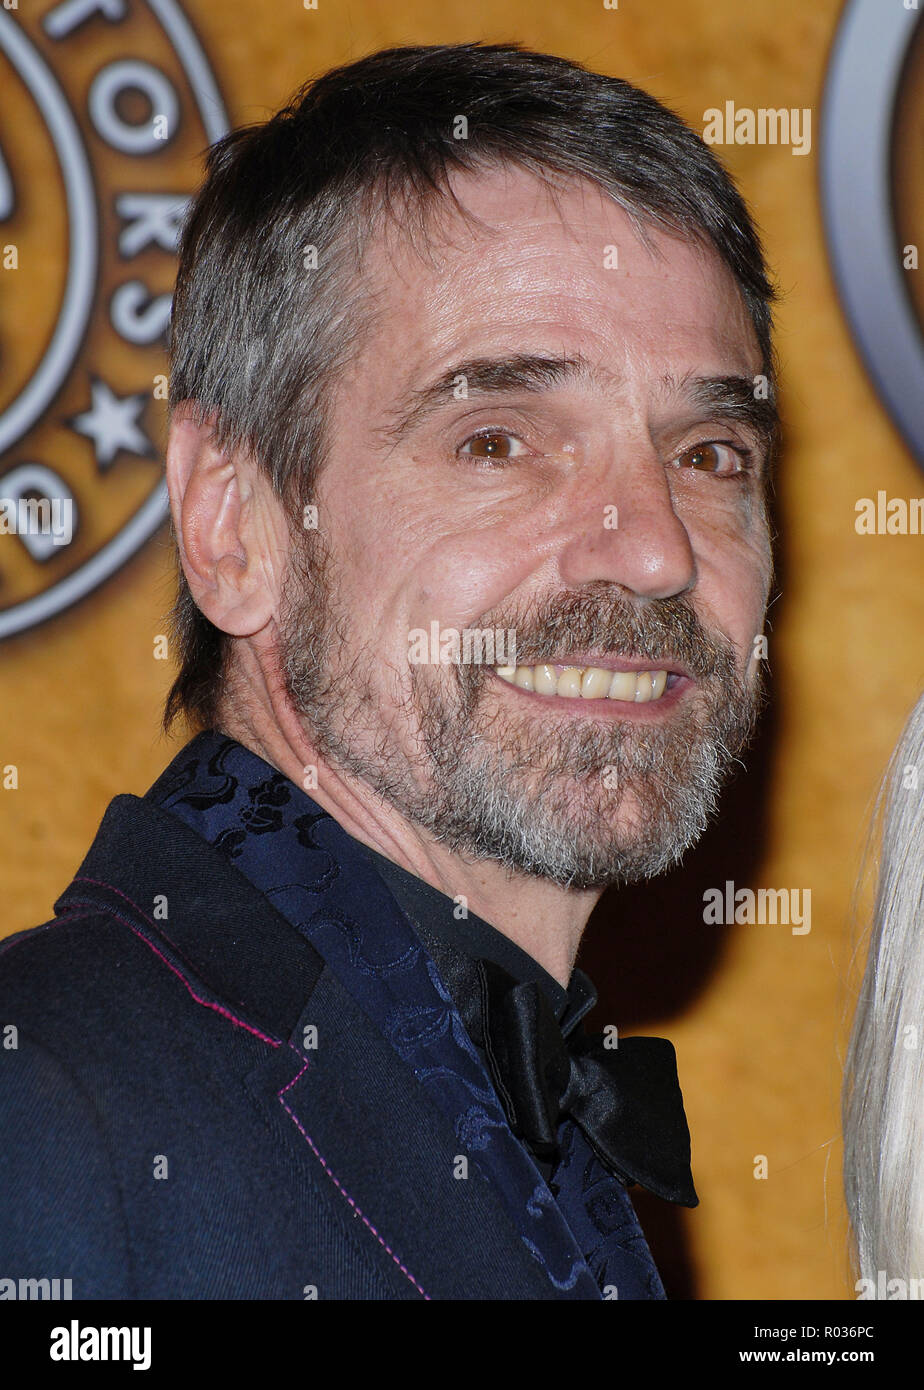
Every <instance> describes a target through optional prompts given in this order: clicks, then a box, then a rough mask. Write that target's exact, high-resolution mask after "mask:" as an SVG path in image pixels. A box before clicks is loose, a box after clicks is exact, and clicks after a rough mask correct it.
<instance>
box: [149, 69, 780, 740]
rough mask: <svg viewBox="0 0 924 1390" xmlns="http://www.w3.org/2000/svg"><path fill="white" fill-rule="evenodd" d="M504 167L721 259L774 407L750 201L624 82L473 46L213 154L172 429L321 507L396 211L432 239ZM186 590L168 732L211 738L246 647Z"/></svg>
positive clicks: (183, 326) (185, 244)
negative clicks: (379, 259) (373, 283)
mask: <svg viewBox="0 0 924 1390" xmlns="http://www.w3.org/2000/svg"><path fill="white" fill-rule="evenodd" d="M463 118H464V122H465V123H466V124H465V125H464V126H463V125H460V121H462V119H463ZM463 132H464V138H459V137H460V134H462V133H463ZM500 164H509V165H516V166H520V167H522V168H525V169H527V170H529V171H531V172H533V173H536V174H538V175H539V176H540V177H542V178H544V179H545V180H546V181H547V182H550V183H554V180H555V178H556V177H560V176H564V177H566V178H567V177H581V178H586V179H590V180H592V181H593V182H594V183H596V184H597V185H598V186H599V187H600V188H602V189H603V190H604V192H606V193H607V194H608V195H609V196H611V197H612V198H613V199H614V201H615V202H616V203H618V204H619V205H620V206H621V207H622V208H623V209H624V210H625V211H626V212H627V213H628V215H629V216H630V217H631V218H632V221H633V224H634V225H635V226H636V228H637V230H638V231H639V234H640V235H641V236H643V237H644V233H645V227H646V226H647V225H653V226H656V227H659V228H660V229H662V230H664V231H666V232H668V233H670V234H673V235H675V236H678V237H681V238H683V239H685V240H687V241H691V242H697V243H700V244H702V245H703V246H704V247H708V248H711V249H712V250H714V251H716V252H718V254H719V255H720V256H721V258H722V259H723V261H724V262H725V264H726V265H727V266H728V267H729V269H730V270H731V272H732V274H733V275H734V277H735V279H736V281H737V283H738V286H739V288H740V290H741V293H742V296H743V299H744V302H745V305H746V307H747V310H748V312H749V314H750V317H751V320H752V323H753V326H754V331H755V334H756V337H757V341H758V345H759V347H760V350H761V354H762V359H763V365H762V368H761V370H762V372H763V373H764V374H765V376H766V377H767V381H768V390H769V392H770V397H769V398H770V399H771V400H772V399H774V398H775V395H774V393H775V386H774V383H775V380H776V362H775V358H774V352H773V347H772V343H771V327H772V325H771V307H770V306H771V303H772V301H773V299H774V298H775V291H774V289H773V287H772V285H771V283H770V281H769V279H768V276H767V271H766V267H765V264H764V258H763V253H762V249H761V245H760V240H759V237H758V233H757V231H756V229H755V227H754V224H753V222H752V220H751V218H750V215H749V213H748V210H747V208H746V206H745V204H744V201H743V200H742V198H741V196H740V195H739V193H738V192H737V189H736V188H735V186H734V184H733V183H732V181H731V178H730V177H729V175H728V174H727V172H726V171H725V169H724V168H723V166H722V164H721V163H720V161H719V160H718V159H717V158H716V156H715V155H714V154H713V153H712V152H711V150H710V149H709V148H708V147H707V146H706V145H705V144H704V143H703V141H702V139H701V138H700V136H699V135H698V134H697V133H696V132H695V131H693V130H691V129H690V128H689V127H688V126H687V125H685V124H684V122H683V121H682V120H681V119H680V117H679V116H677V115H675V114H674V113H673V112H672V111H670V110H668V109H667V108H666V107H665V106H663V105H661V103H660V102H658V101H656V100H655V98H654V97H652V96H650V95H648V93H646V92H643V91H640V90H639V89H638V88H636V87H633V86H631V85H630V84H629V83H628V82H625V81H622V80H621V79H619V78H616V77H607V76H604V75H601V74H599V73H594V72H590V71H588V70H587V69H585V68H583V67H582V66H580V65H579V64H577V63H572V62H569V61H567V60H566V59H564V58H558V57H554V56H552V55H549V54H543V53H532V52H529V51H526V50H523V49H521V48H520V47H519V46H517V45H512V44H495V45H481V44H461V45H456V46H440V47H407V48H394V49H388V50H386V51H383V52H380V53H375V54H373V55H371V56H370V57H367V58H363V59H361V60H359V61H358V62H355V63H351V64H349V65H348V66H345V67H341V68H337V69H334V70H333V71H331V72H328V73H327V74H326V75H324V76H322V77H321V78H319V79H318V80H317V81H315V82H313V83H309V84H306V86H305V87H303V88H302V89H301V90H300V91H299V92H298V93H297V94H296V95H295V97H294V98H293V99H292V101H291V102H290V103H289V104H288V105H287V106H286V107H284V108H283V109H282V110H280V111H279V112H278V113H277V114H276V115H275V116H273V117H272V119H271V120H269V121H267V122H265V123H264V124H261V125H255V126H250V127H246V128H243V129H240V130H236V131H233V132H232V133H231V134H230V135H228V136H227V137H225V139H223V140H221V141H219V142H218V143H217V144H216V145H214V146H213V147H212V149H211V151H210V152H209V156H208V163H207V172H206V178H205V181H204V183H203V186H202V188H201V190H200V191H199V193H198V195H197V197H196V198H195V200H194V202H193V204H192V206H191V209H190V214H189V217H188V219H187V224H186V227H185V229H184V235H183V239H182V244H181V248H180V268H179V274H178V278H177V286H176V293H175V297H174V309H173V320H172V331H171V373H170V409H171V414H173V412H175V410H176V408H177V406H178V405H180V404H184V405H188V403H192V410H193V413H194V418H195V419H196V420H197V421H198V423H199V424H208V425H209V426H210V427H211V429H212V432H213V437H214V441H215V444H216V446H217V447H219V448H221V449H226V450H228V451H233V450H239V449H240V450H245V451H247V453H248V454H249V455H250V456H251V457H252V458H253V460H254V461H255V463H256V465H257V466H258V467H260V468H262V469H263V470H265V472H266V475H267V476H268V478H269V480H270V483H271V485H272V487H273V489H274V491H275V493H276V495H277V496H278V497H279V498H280V499H281V500H282V501H283V502H285V503H286V505H287V508H289V509H291V508H292V506H293V504H294V503H295V501H296V500H300V501H301V503H302V504H303V503H304V499H305V497H306V496H309V495H310V490H311V487H312V485H313V481H314V479H315V478H316V477H317V473H318V470H319V468H320V467H321V465H322V463H323V451H324V446H325V435H326V430H325V416H324V409H325V403H326V399H327V396H328V394H329V390H330V386H331V383H332V382H334V381H335V380H336V377H337V374H338V373H339V372H340V371H342V369H343V367H344V366H345V365H346V363H347V362H348V361H349V360H350V358H351V355H355V352H356V351H357V349H358V346H359V345H360V344H361V342H362V340H363V334H364V330H365V328H366V325H367V322H368V317H369V306H368V303H367V302H366V301H368V298H369V295H368V293H366V294H365V296H364V290H366V291H368V287H367V286H364V284H363V281H362V276H361V274H360V272H359V266H360V261H361V250H362V245H363V239H364V236H366V235H369V234H371V232H372V230H374V228H375V226H376V225H377V223H378V220H379V217H380V215H381V213H382V211H383V210H384V211H385V212H387V213H390V215H392V216H393V217H394V216H395V215H396V212H395V209H398V215H399V216H400V219H401V226H402V229H403V230H404V231H407V230H408V228H409V226H411V227H412V226H413V225H415V224H416V225H418V226H420V227H421V228H423V223H424V213H425V212H426V210H427V208H428V207H429V206H430V204H431V203H433V202H435V201H436V200H437V199H440V198H444V197H446V196H447V195H449V196H451V187H450V185H449V176H450V174H451V173H452V172H453V171H456V170H458V171H472V170H478V169H487V168H489V167H492V166H497V165H500ZM311 248H314V252H312V250H311ZM313 254H316V261H317V268H312V269H310V270H306V258H307V260H308V261H310V259H311V256H312V255H313ZM362 308H365V311H366V312H365V313H363V312H362V311H361V309H362ZM287 514H288V515H289V518H290V524H292V518H291V510H290V511H289V512H288V513H287ZM293 534H294V532H293ZM177 586H178V587H177V599H176V603H175V605H174V608H173V611H172V613H171V615H170V621H171V628H172V634H173V639H174V643H175V645H176V647H177V648H178V650H179V653H180V671H179V674H178V676H177V679H176V681H175V682H174V684H173V687H172V689H171V690H170V693H169V695H168V698H167V703H166V708H165V713H164V727H165V729H168V728H169V727H170V724H171V723H172V721H173V719H174V718H175V717H176V716H177V715H178V714H179V713H180V712H181V711H183V712H184V713H185V714H186V716H187V717H188V719H189V720H190V721H191V722H192V723H194V724H199V725H200V726H202V727H210V726H211V725H212V724H213V723H214V721H215V718H216V714H217V711H218V709H219V707H220V702H221V696H222V690H223V680H224V673H225V662H226V657H227V652H228V649H229V647H228V644H229V640H230V639H226V637H225V634H224V633H222V632H220V631H219V630H218V629H217V628H215V627H214V626H213V625H212V624H211V623H210V622H209V621H208V619H207V618H206V617H205V616H204V614H202V613H201V612H200V610H199V609H198V608H197V606H196V604H195V602H194V601H193V598H192V595H191V593H190V590H189V587H188V584H187V582H186V578H185V575H184V573H183V570H182V567H181V565H180V563H179V556H178V555H177Z"/></svg>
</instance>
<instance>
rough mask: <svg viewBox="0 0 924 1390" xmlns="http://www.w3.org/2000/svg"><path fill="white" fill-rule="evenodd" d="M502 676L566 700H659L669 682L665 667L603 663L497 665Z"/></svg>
mask: <svg viewBox="0 0 924 1390" xmlns="http://www.w3.org/2000/svg"><path fill="white" fill-rule="evenodd" d="M494 670H495V672H496V673H497V675H499V676H500V678H501V680H505V681H509V682H510V684H511V685H518V686H519V687H520V689H521V690H532V691H534V692H535V693H536V694H538V695H562V696H564V698H565V699H566V700H601V699H604V698H606V699H609V700H625V701H626V702H627V703H628V704H637V705H641V704H647V703H648V702H649V701H650V700H660V698H661V696H662V695H663V694H664V690H665V687H666V686H667V672H666V671H605V670H603V668H602V667H600V666H583V667H582V666H549V665H540V666H495V667H494Z"/></svg>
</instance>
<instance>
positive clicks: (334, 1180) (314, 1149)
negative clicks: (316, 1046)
mask: <svg viewBox="0 0 924 1390" xmlns="http://www.w3.org/2000/svg"><path fill="white" fill-rule="evenodd" d="M289 1046H290V1047H292V1044H291V1043H289ZM292 1051H293V1052H294V1053H295V1055H296V1057H300V1053H299V1052H298V1049H297V1048H295V1047H292ZM310 1065H311V1064H310V1062H308V1061H306V1062H305V1065H304V1066H303V1067H302V1069H301V1071H300V1072H298V1073H297V1074H296V1075H295V1076H293V1078H292V1080H291V1081H288V1082H287V1083H286V1084H285V1086H283V1088H282V1090H281V1091H280V1092H279V1103H280V1105H281V1106H282V1108H283V1110H285V1111H286V1113H287V1114H288V1115H289V1116H290V1118H291V1119H292V1120H294V1121H295V1125H296V1128H297V1129H298V1130H299V1131H300V1133H301V1134H302V1135H303V1137H304V1138H305V1139H306V1140H307V1141H308V1145H309V1147H310V1149H311V1152H312V1153H313V1154H314V1156H315V1158H316V1159H317V1160H318V1162H319V1163H320V1165H321V1167H322V1168H323V1169H324V1171H325V1173H326V1174H327V1176H328V1177H329V1178H330V1180H331V1182H332V1183H333V1184H334V1186H335V1187H336V1189H337V1191H338V1192H339V1193H341V1194H342V1195H343V1196H344V1197H345V1198H346V1199H347V1201H348V1202H349V1204H350V1206H351V1207H352V1208H353V1210H354V1211H355V1212H356V1215H357V1216H358V1217H359V1219H360V1221H362V1223H363V1225H364V1226H366V1227H367V1228H368V1229H369V1230H370V1231H371V1232H372V1234H373V1235H374V1236H375V1238H376V1240H377V1241H378V1243H379V1245H381V1247H382V1249H383V1250H385V1251H387V1252H388V1254H389V1255H390V1256H391V1258H392V1259H393V1260H394V1262H395V1264H396V1265H397V1266H398V1268H399V1269H400V1271H401V1273H402V1274H403V1275H404V1277H405V1278H406V1279H409V1280H410V1281H411V1283H412V1284H413V1285H414V1288H415V1289H416V1290H417V1292H418V1293H419V1294H422V1295H423V1297H424V1298H425V1299H426V1300H427V1302H428V1303H432V1301H433V1300H432V1299H431V1298H430V1295H429V1294H428V1293H427V1292H426V1291H425V1290H424V1289H423V1288H421V1286H420V1284H418V1282H417V1280H416V1279H415V1278H414V1276H413V1274H412V1273H411V1272H410V1270H409V1269H407V1268H406V1267H405V1266H404V1265H403V1264H402V1263H401V1261H400V1260H399V1259H398V1256H397V1255H396V1254H395V1252H394V1250H392V1248H391V1246H390V1245H388V1244H387V1242H386V1241H385V1240H383V1239H382V1237H381V1236H380V1235H379V1233H378V1231H377V1230H376V1229H375V1227H374V1226H373V1224H372V1222H371V1221H370V1220H369V1218H368V1217H367V1216H366V1215H365V1214H364V1213H363V1212H362V1211H361V1209H360V1207H359V1206H358V1205H357V1203H356V1202H355V1201H354V1200H353V1198H352V1197H351V1196H350V1194H349V1192H347V1190H346V1188H345V1187H344V1186H343V1183H342V1182H341V1181H340V1179H339V1178H338V1177H337V1175H336V1173H334V1171H333V1169H332V1168H331V1166H330V1164H329V1163H328V1162H327V1160H326V1159H325V1158H324V1157H323V1156H322V1155H321V1153H320V1152H319V1150H318V1147H317V1145H316V1144H315V1142H314V1140H313V1139H312V1137H311V1135H310V1134H309V1133H308V1131H307V1130H306V1129H305V1127H304V1126H303V1125H302V1123H301V1121H300V1120H299V1118H298V1116H297V1115H296V1113H295V1111H294V1110H293V1109H292V1107H291V1106H290V1105H287V1104H286V1102H285V1101H284V1100H283V1096H284V1095H285V1093H286V1091H288V1090H290V1089H291V1087H293V1086H294V1085H295V1083H296V1081H298V1080H299V1078H300V1077H302V1076H304V1075H305V1072H306V1071H307V1070H308V1067H309V1066H310Z"/></svg>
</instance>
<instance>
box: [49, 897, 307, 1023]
mask: <svg viewBox="0 0 924 1390" xmlns="http://www.w3.org/2000/svg"><path fill="white" fill-rule="evenodd" d="M81 881H82V882H83V883H95V884H96V885H97V887H99V888H109V889H110V890H111V891H112V892H113V893H118V894H119V897H120V898H124V899H125V901H126V902H127V903H129V904H130V905H131V906H132V907H133V908H134V909H135V911H136V912H137V913H138V916H139V917H143V918H144V920H145V921H146V922H150V925H151V927H152V928H153V929H154V930H155V931H156V930H157V928H156V927H155V926H154V923H153V922H152V921H151V919H150V917H148V916H147V914H146V913H144V912H143V911H142V910H141V908H140V907H139V906H138V904H137V903H133V902H132V900H131V898H129V897H128V896H127V894H125V893H122V892H120V891H119V889H118V888H114V887H113V886H112V884H111V883H101V882H99V881H98V880H97V879H95V878H86V877H83V878H82V879H81ZM75 882H76V880H75ZM78 901H79V900H78ZM83 901H84V902H86V899H83ZM93 906H94V908H95V909H96V910H97V911H98V912H105V913H106V915H107V917H113V918H115V920H116V921H117V922H121V923H122V925H123V927H128V929H129V931H130V932H132V933H133V934H134V935H135V936H137V938H138V940H139V941H143V942H144V944H145V946H147V947H148V948H149V949H150V950H151V951H153V952H154V954H155V956H159V958H160V959H161V960H162V961H163V963H164V965H166V967H167V969H168V970H172V971H173V973H174V975H175V976H176V977H177V979H178V980H180V981H181V982H182V984H183V985H184V986H185V988H186V989H187V990H188V991H189V993H190V995H191V996H192V998H193V999H194V1000H195V1001H196V1003H197V1004H201V1005H202V1006H203V1008H206V1009H213V1010H214V1012H215V1013H217V1014H221V1016H222V1017H223V1018H226V1019H227V1020H228V1021H229V1023H233V1024H235V1026H236V1027H238V1028H244V1029H246V1031H247V1032H248V1033H253V1034H254V1036H255V1037H257V1038H259V1039H260V1041H261V1042H265V1043H269V1045H270V1047H281V1046H282V1042H281V1040H280V1039H279V1038H271V1037H268V1036H267V1034H266V1033H261V1032H260V1029H259V1028H255V1027H254V1026H253V1024H252V1023H245V1022H244V1020H243V1019H242V1018H238V1017H237V1015H236V1014H233V1013H232V1012H231V1010H230V1009H226V1008H225V1007H224V1005H223V1004H213V1003H212V1001H211V1000H210V999H203V998H202V996H201V995H200V994H197V993H196V991H195V990H194V989H193V987H192V985H191V984H190V983H189V981H188V980H187V979H186V976H185V975H183V974H182V973H181V971H179V970H177V968H176V966H175V965H173V964H172V963H171V962H170V961H169V960H168V959H167V957H166V956H165V955H164V953H163V951H158V949H157V947H156V946H155V945H154V944H153V943H152V942H150V941H149V940H148V938H147V937H146V936H145V935H144V933H143V932H140V931H139V930H138V928H137V927H134V926H132V924H131V922H130V921H129V920H128V918H127V917H123V916H122V915H121V913H119V912H114V911H113V909H112V908H111V907H106V906H104V905H103V904H102V903H94V904H93ZM70 915H72V916H77V915H80V916H85V915H86V914H84V913H80V914H77V913H73V914H70ZM67 916H68V914H67V913H62V917H67ZM58 920H61V919H60V918H59V919H58ZM164 939H165V940H166V941H170V938H169V937H168V936H167V935H166V933H164ZM170 945H171V946H173V942H172V941H170ZM174 949H175V950H177V949H178V948H177V947H174Z"/></svg>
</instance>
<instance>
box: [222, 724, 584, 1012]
mask: <svg viewBox="0 0 924 1390" xmlns="http://www.w3.org/2000/svg"><path fill="white" fill-rule="evenodd" d="M235 704H236V708H235V710H234V712H233V713H232V712H231V711H229V710H228V709H227V707H226V708H225V710H224V711H223V713H222V715H221V716H220V717H219V720H218V721H217V726H218V728H219V729H220V731H221V732H222V733H224V734H226V735H228V736H229V737H230V738H234V739H236V740H237V741H238V743H241V744H243V745H244V746H245V747H246V748H249V749H250V750H251V751H252V752H254V753H256V754H258V755H259V756H260V757H261V758H263V759H264V761H265V762H267V763H269V764H270V765H271V766H272V767H275V768H276V769H277V770H278V771H279V772H281V773H283V775H284V776H286V777H288V778H289V780H290V781H291V782H293V783H294V784H295V785H296V786H297V787H301V786H303V783H304V777H305V768H306V767H309V766H311V767H315V768H316V769H317V787H316V788H315V787H313V786H312V788H311V790H310V795H311V799H312V800H313V801H315V802H317V804H318V805H319V806H320V807H321V808H322V809H323V810H325V811H327V812H328V814H329V815H331V816H332V817H333V818H334V820H336V821H337V823H338V824H339V825H341V826H342V827H343V829H344V830H345V831H346V832H347V834H349V835H352V836H353V837H354V839H357V840H359V841H361V842H362V843H363V844H365V845H368V846H369V848H370V849H374V850H376V851H377V852H378V853H379V854H383V855H384V856H385V857H386V858H387V859H390V860H392V862H393V863H395V864H397V865H399V867H400V868H402V869H405V870H407V871H408V873H412V874H415V875H416V877H417V878H420V879H423V881H424V882H425V883H429V884H430V885H431V886H432V887H433V888H436V889H438V890H439V891H440V892H441V893H445V894H446V896H447V897H449V898H452V899H462V900H464V906H465V907H466V909H467V910H468V911H470V912H473V913H475V914H477V916H479V917H481V918H483V920H484V921H486V922H488V923H489V924H490V925H491V926H492V927H494V928H496V930H497V931H499V932H502V933H503V934H504V935H505V936H507V937H509V938H510V940H511V941H513V942H515V943H516V945H517V946H519V947H521V949H522V950H524V951H526V952H527V953H528V954H529V955H530V956H532V957H533V959H534V960H536V961H538V962H539V964H540V965H541V966H543V967H544V969H546V970H547V971H548V972H549V974H550V975H551V976H552V977H553V979H555V980H558V982H559V984H561V985H563V986H564V987H565V988H567V986H568V982H569V980H570V978H571V972H572V970H573V968H574V960H575V957H576V955H577V950H578V946H579V944H580V940H581V936H582V934H583V931H584V928H585V926H586V925H587V919H588V917H589V916H590V914H591V911H592V910H593V908H594V906H595V904H596V902H597V900H598V899H599V896H600V893H599V891H598V890H590V891H578V890H575V889H568V888H562V887H560V886H559V885H558V884H554V883H550V882H548V881H547V880H545V879H541V878H537V877H534V876H531V875H526V874H521V873H518V872H514V871H512V870H510V869H508V868H506V867H505V866H504V865H503V864H500V863H498V862H497V861H496V860H473V859H468V858H466V857H465V856H463V855H460V854H455V853H452V852H451V851H449V850H447V849H446V847H445V846H444V845H441V844H439V843H438V842H437V841H435V840H434V839H433V838H432V837H431V836H429V835H428V834H427V833H425V832H424V831H422V830H421V829H420V828H419V827H417V826H415V825H412V824H410V823H409V822H408V821H406V820H405V819H404V817H402V816H401V815H400V814H399V813H398V812H397V811H395V810H394V808H393V807H391V806H389V805H388V804H387V803H385V802H383V801H382V799H381V797H379V796H378V795H377V794H376V793H375V792H373V791H372V789H371V788H370V787H368V786H366V784H365V783H363V782H361V781H360V780H359V779H358V778H355V777H353V776H351V775H350V774H347V773H344V772H342V771H341V770H339V769H338V768H335V767H333V766H331V765H330V764H329V763H326V762H325V761H324V760H323V759H322V758H321V757H320V756H319V755H318V754H317V752H316V750H315V749H314V748H312V746H311V743H310V741H309V740H308V739H307V738H306V737H305V735H304V733H303V731H302V730H301V726H300V725H299V723H298V721H297V720H296V719H295V717H294V715H284V714H281V712H276V711H273V712H272V714H270V713H269V712H268V711H266V710H265V709H263V708H262V706H261V707H258V708H257V709H253V708H251V709H249V710H248V709H246V706H242V705H241V704H238V703H237V702H235ZM242 710H244V711H245V712H243V713H242Z"/></svg>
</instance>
